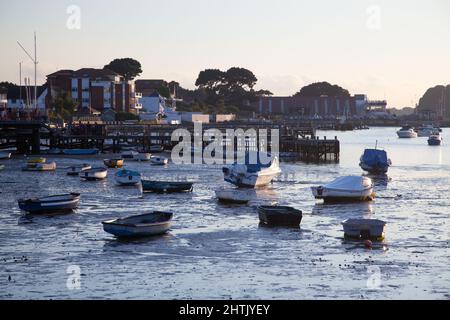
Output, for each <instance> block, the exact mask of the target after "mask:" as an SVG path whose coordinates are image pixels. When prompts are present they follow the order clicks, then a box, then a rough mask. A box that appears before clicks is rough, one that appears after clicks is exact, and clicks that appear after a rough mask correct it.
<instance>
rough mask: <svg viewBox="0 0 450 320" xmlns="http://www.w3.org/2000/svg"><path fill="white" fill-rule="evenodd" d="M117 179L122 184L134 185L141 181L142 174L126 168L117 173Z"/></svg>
mask: <svg viewBox="0 0 450 320" xmlns="http://www.w3.org/2000/svg"><path fill="white" fill-rule="evenodd" d="M115 179H116V182H117V183H118V184H120V185H122V186H134V185H136V184H138V183H140V182H141V174H140V173H139V172H137V171H131V170H125V169H124V170H120V171H119V172H117V173H116V174H115Z"/></svg>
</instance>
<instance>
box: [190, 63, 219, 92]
mask: <svg viewBox="0 0 450 320" xmlns="http://www.w3.org/2000/svg"><path fill="white" fill-rule="evenodd" d="M224 80H225V73H224V72H222V71H220V70H219V69H206V70H203V71H201V72H200V73H199V75H198V78H197V81H195V85H196V86H197V87H200V88H201V89H206V90H207V91H208V92H211V93H214V94H218V93H219V88H220V86H221V85H222V84H223V82H224Z"/></svg>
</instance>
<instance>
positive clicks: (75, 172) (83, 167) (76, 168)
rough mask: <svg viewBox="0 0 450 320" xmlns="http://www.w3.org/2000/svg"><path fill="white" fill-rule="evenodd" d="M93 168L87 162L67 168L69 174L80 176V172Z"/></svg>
mask: <svg viewBox="0 0 450 320" xmlns="http://www.w3.org/2000/svg"><path fill="white" fill-rule="evenodd" d="M89 169H92V166H91V165H90V164H87V163H83V164H80V165H76V166H71V167H69V168H68V169H67V175H68V176H78V175H79V174H80V172H83V171H86V170H89Z"/></svg>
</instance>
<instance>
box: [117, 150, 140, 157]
mask: <svg viewBox="0 0 450 320" xmlns="http://www.w3.org/2000/svg"><path fill="white" fill-rule="evenodd" d="M138 154H139V152H137V151H133V150H128V151H124V152H122V155H121V156H122V159H134V157H135V156H137V155H138Z"/></svg>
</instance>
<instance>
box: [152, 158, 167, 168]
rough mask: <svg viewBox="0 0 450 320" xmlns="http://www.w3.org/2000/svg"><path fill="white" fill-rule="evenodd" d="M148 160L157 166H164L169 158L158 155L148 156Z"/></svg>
mask: <svg viewBox="0 0 450 320" xmlns="http://www.w3.org/2000/svg"><path fill="white" fill-rule="evenodd" d="M150 161H151V163H152V164H153V165H157V166H165V165H166V164H168V163H169V159H167V158H166V157H160V156H152V157H151V158H150Z"/></svg>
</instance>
